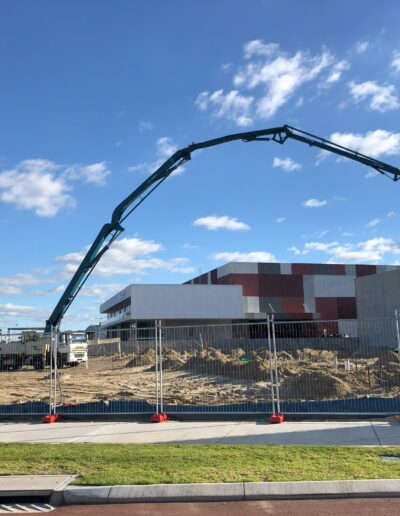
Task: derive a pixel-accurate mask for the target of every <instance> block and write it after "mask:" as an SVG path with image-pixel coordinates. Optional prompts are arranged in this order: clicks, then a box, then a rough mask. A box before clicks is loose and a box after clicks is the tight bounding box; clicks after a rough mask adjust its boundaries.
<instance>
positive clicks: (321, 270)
mask: <svg viewBox="0 0 400 516" xmlns="http://www.w3.org/2000/svg"><path fill="white" fill-rule="evenodd" d="M313 273H314V274H317V275H333V274H334V275H336V267H335V265H331V264H330V263H314V264H313Z"/></svg>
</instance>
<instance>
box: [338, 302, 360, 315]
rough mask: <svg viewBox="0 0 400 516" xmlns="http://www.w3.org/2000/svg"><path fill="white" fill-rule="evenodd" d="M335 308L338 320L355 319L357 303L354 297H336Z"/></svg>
mask: <svg viewBox="0 0 400 516" xmlns="http://www.w3.org/2000/svg"><path fill="white" fill-rule="evenodd" d="M337 308H338V318H339V319H357V303H356V298H355V297H338V298H337Z"/></svg>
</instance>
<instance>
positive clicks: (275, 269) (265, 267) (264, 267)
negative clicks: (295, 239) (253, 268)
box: [258, 263, 281, 274]
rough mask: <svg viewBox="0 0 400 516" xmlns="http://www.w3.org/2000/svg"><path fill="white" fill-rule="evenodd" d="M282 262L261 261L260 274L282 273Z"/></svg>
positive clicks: (259, 265)
mask: <svg viewBox="0 0 400 516" xmlns="http://www.w3.org/2000/svg"><path fill="white" fill-rule="evenodd" d="M280 273H281V264H280V263H259V264H258V274H280Z"/></svg>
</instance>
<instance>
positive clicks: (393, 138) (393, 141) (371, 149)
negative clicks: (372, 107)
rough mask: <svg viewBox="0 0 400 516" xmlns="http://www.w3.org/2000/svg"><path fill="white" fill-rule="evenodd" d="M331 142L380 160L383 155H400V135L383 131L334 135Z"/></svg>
mask: <svg viewBox="0 0 400 516" xmlns="http://www.w3.org/2000/svg"><path fill="white" fill-rule="evenodd" d="M330 140H332V141H333V142H334V143H337V144H338V145H342V146H343V147H348V148H350V149H352V150H355V151H358V152H361V153H362V154H367V155H369V156H373V157H375V158H378V157H379V156H383V155H394V154H400V133H392V132H390V131H385V130H383V129H376V130H375V131H369V132H368V133H366V134H365V135H363V134H359V133H333V134H332V135H331V136H330Z"/></svg>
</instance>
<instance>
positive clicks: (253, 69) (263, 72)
mask: <svg viewBox="0 0 400 516" xmlns="http://www.w3.org/2000/svg"><path fill="white" fill-rule="evenodd" d="M243 57H244V59H245V65H244V66H243V67H239V69H238V71H237V72H236V73H235V74H234V77H233V85H234V88H233V89H232V90H229V88H228V91H227V92H226V93H224V90H223V89H221V88H220V89H217V90H215V91H213V92H209V91H203V92H202V93H200V95H198V97H197V99H196V105H197V107H198V108H199V109H200V110H201V111H203V112H205V111H208V112H210V113H211V116H213V117H217V118H222V117H223V118H226V119H228V120H230V121H233V122H234V123H235V124H236V125H238V126H242V127H246V126H248V125H250V124H251V123H253V121H254V120H255V119H257V118H259V119H262V120H265V119H269V118H271V117H272V116H274V115H275V114H276V113H277V111H278V110H279V109H280V108H281V107H282V106H284V105H285V104H286V103H287V102H288V101H289V100H290V99H291V98H292V97H293V96H294V94H295V93H297V92H298V90H299V89H300V88H301V86H303V85H305V84H306V83H312V82H313V81H315V86H316V88H317V89H318V88H320V87H321V84H323V85H324V86H326V87H327V86H329V85H331V84H333V83H335V82H337V81H338V80H339V79H340V78H341V76H342V74H343V72H344V71H345V70H347V69H348V68H349V66H350V65H349V63H348V62H347V61H344V60H338V59H337V58H336V57H335V56H334V55H333V54H331V53H330V52H329V51H328V50H326V49H323V50H322V51H321V52H320V53H318V54H315V55H312V54H310V52H308V51H303V50H298V51H296V52H295V53H294V54H289V53H287V52H284V51H283V50H281V49H280V46H279V45H278V44H276V43H264V42H263V41H262V40H260V39H257V40H253V41H249V42H247V43H246V44H245V45H244V47H243ZM248 90H252V91H253V92H254V93H253V94H252V95H249V94H248Z"/></svg>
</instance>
